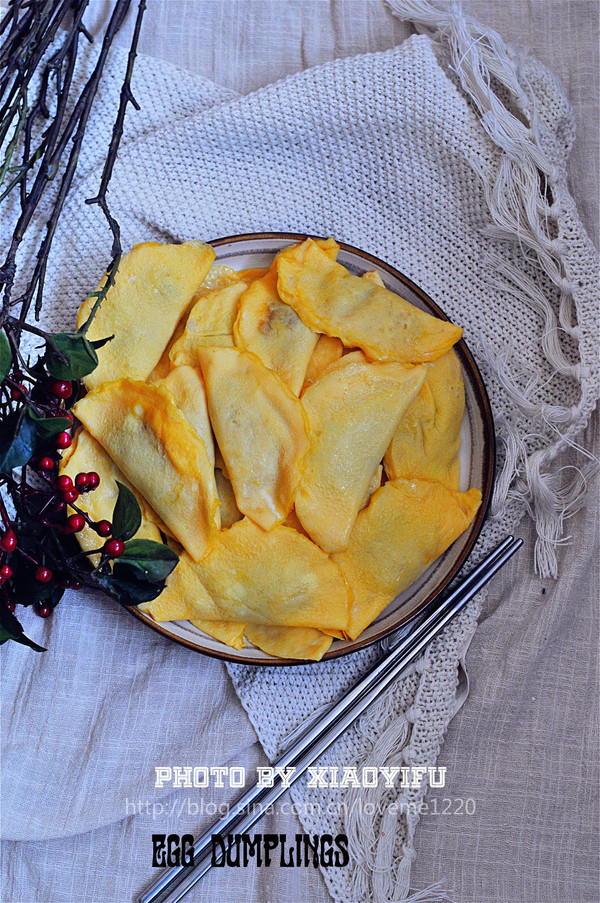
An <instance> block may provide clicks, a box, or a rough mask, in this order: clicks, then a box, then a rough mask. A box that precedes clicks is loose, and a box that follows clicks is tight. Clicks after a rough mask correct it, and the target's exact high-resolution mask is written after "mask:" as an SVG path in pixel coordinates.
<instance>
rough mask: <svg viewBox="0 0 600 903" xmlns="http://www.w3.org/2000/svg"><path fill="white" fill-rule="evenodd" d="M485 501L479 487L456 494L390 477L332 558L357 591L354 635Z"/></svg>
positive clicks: (350, 633)
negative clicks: (345, 543)
mask: <svg viewBox="0 0 600 903" xmlns="http://www.w3.org/2000/svg"><path fill="white" fill-rule="evenodd" d="M480 504H481V493H480V491H479V490H478V489H469V491H468V492H453V491H452V490H450V489H447V488H446V487H445V486H443V485H442V484H441V483H435V482H428V481H425V480H394V481H390V482H388V483H385V485H383V486H382V487H381V489H378V490H377V491H376V492H375V493H374V494H373V496H372V497H371V502H370V504H369V506H368V507H367V508H365V510H364V511H361V512H360V514H359V515H358V518H357V520H356V524H355V526H354V529H353V530H352V533H351V536H350V542H349V545H348V548H347V549H346V550H345V551H344V552H339V553H337V554H335V555H333V556H332V558H333V560H334V561H336V562H337V563H338V564H339V566H340V568H341V569H342V573H343V574H344V577H345V578H346V580H347V582H348V584H349V585H350V586H351V587H352V590H353V592H354V602H353V603H352V608H351V615H350V624H349V627H348V631H347V633H348V636H349V637H350V638H351V639H355V638H356V637H357V636H358V635H359V634H360V633H361V632H362V631H363V630H364V629H365V627H367V626H368V625H369V624H370V623H371V622H372V621H373V620H374V619H375V618H376V617H377V615H378V614H380V612H382V611H383V609H384V608H385V607H386V606H387V605H389V603H390V602H392V600H393V599H394V598H395V597H396V596H397V595H398V594H399V593H401V592H403V590H405V589H406V588H407V587H409V586H410V585H411V583H414V581H415V580H416V579H417V578H418V577H420V576H421V574H422V573H423V572H424V571H425V570H426V569H427V568H428V567H429V565H430V564H431V563H432V561H434V560H435V559H436V558H437V557H438V556H439V555H441V554H442V553H443V552H445V551H446V549H447V548H448V547H449V546H451V545H452V543H453V542H454V541H455V540H456V539H457V538H458V537H459V536H460V535H461V533H463V532H464V531H465V530H466V529H467V527H468V526H469V525H470V524H471V522H472V521H473V518H474V517H475V514H476V512H477V509H478V508H479V505H480Z"/></svg>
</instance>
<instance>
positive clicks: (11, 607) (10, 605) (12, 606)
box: [4, 601, 17, 611]
mask: <svg viewBox="0 0 600 903" xmlns="http://www.w3.org/2000/svg"><path fill="white" fill-rule="evenodd" d="M4 605H5V606H6V608H8V610H9V611H14V610H15V608H16V607H17V606H16V605H15V603H14V602H8V601H6V602H5V603H4Z"/></svg>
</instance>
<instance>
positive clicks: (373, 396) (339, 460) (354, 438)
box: [295, 352, 425, 552]
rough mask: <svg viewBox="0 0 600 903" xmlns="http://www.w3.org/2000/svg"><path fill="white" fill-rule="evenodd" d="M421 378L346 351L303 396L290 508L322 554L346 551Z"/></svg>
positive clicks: (411, 370)
mask: <svg viewBox="0 0 600 903" xmlns="http://www.w3.org/2000/svg"><path fill="white" fill-rule="evenodd" d="M424 379H425V371H424V368H423V367H411V366H406V365H404V364H399V363H395V362H392V363H379V362H377V363H371V362H369V361H366V360H365V359H364V356H363V355H362V353H361V352H353V353H352V354H347V355H345V356H344V357H343V358H341V359H340V360H339V361H336V362H335V363H334V364H332V365H331V366H330V367H329V369H328V370H326V371H325V373H324V374H323V375H322V376H321V378H320V379H318V380H317V382H316V383H314V384H313V385H312V386H310V387H309V388H308V389H307V390H306V391H305V392H304V394H303V396H302V404H303V406H304V410H305V411H306V415H307V417H308V424H309V437H310V448H309V451H308V453H307V455H306V458H305V459H304V472H303V475H302V480H301V483H300V488H299V489H298V493H297V495H296V500H295V507H296V514H297V515H298V517H299V519H300V522H301V523H302V525H303V527H304V529H305V530H306V531H307V533H308V534H309V536H310V537H311V538H312V539H313V540H314V541H315V542H316V543H317V544H318V545H319V546H320V547H321V548H322V549H324V550H325V551H326V552H336V551H340V550H341V549H343V548H345V547H346V544H347V543H348V538H349V536H350V531H351V529H352V526H353V524H354V521H355V520H356V515H357V514H358V511H359V508H360V506H361V504H362V502H363V499H364V497H365V493H366V492H367V488H368V486H369V482H370V481H371V479H372V478H373V474H374V473H375V471H376V469H377V466H378V464H379V462H380V461H381V459H382V457H383V454H384V452H385V449H386V448H387V447H388V445H389V443H390V440H391V437H392V436H393V435H394V432H395V430H396V427H397V425H398V422H399V420H400V418H401V417H402V414H403V413H404V411H405V410H406V408H407V407H408V405H409V404H410V403H411V401H412V400H413V399H414V398H415V396H416V394H417V392H418V391H419V389H420V388H421V386H422V384H423V380H424Z"/></svg>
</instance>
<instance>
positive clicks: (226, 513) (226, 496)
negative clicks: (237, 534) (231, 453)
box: [215, 467, 244, 530]
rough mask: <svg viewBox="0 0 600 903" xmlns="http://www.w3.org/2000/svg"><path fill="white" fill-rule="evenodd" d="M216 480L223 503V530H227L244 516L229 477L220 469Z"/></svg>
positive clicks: (216, 470)
mask: <svg viewBox="0 0 600 903" xmlns="http://www.w3.org/2000/svg"><path fill="white" fill-rule="evenodd" d="M215 480H216V483H217V492H218V494H219V500H220V502H221V508H220V511H221V529H222V530H227V529H228V528H229V527H230V526H231V525H232V524H235V522H236V520H241V519H242V517H243V516H244V515H243V514H242V512H241V511H240V510H239V508H238V506H237V503H236V500H235V493H234V491H233V486H232V485H231V483H230V482H229V480H228V478H227V475H226V474H225V473H223V471H222V470H221V469H220V468H218V467H217V468H216V469H215Z"/></svg>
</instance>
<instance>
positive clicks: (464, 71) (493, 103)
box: [387, 0, 597, 577]
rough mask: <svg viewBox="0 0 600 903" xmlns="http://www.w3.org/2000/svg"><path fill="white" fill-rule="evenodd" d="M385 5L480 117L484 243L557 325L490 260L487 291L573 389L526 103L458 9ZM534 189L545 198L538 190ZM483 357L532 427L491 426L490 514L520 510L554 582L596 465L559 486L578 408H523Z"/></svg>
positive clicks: (555, 242)
mask: <svg viewBox="0 0 600 903" xmlns="http://www.w3.org/2000/svg"><path fill="white" fill-rule="evenodd" d="M387 2H388V5H389V7H390V9H391V10H392V12H393V13H394V14H395V15H397V16H399V17H400V18H402V19H409V20H411V21H412V22H413V23H414V24H415V25H416V26H417V28H418V29H419V30H420V31H427V32H430V33H434V36H435V39H436V40H438V41H439V42H440V44H442V45H443V47H444V48H445V50H447V52H448V54H449V56H450V60H451V69H452V71H453V72H454V73H455V74H456V76H457V77H458V79H459V81H460V85H461V88H462V90H463V91H464V92H465V94H466V95H467V96H468V97H469V98H470V99H471V101H472V102H473V103H474V105H475V107H476V109H477V110H478V111H479V114H480V121H481V124H482V127H483V128H484V129H485V131H486V132H487V134H488V135H489V137H490V138H491V140H492V141H493V142H494V144H495V145H496V146H497V147H498V148H499V149H500V150H501V151H502V152H503V153H502V157H501V160H500V165H499V167H498V170H497V172H496V173H494V174H493V175H491V176H490V174H489V173H487V174H486V173H484V172H483V170H482V168H481V167H478V166H477V164H476V163H472V165H473V166H474V168H475V170H476V171H477V174H478V175H479V177H480V178H481V181H482V185H483V188H484V192H485V196H486V201H487V205H488V208H489V212H490V214H491V217H492V220H493V222H494V226H491V227H489V228H488V229H487V230H486V234H487V235H488V236H489V237H490V238H493V239H503V240H507V239H508V240H512V241H517V242H518V243H519V245H520V247H521V249H522V250H523V252H524V254H525V255H526V256H527V258H528V260H529V261H530V262H532V261H533V262H534V263H535V265H536V266H538V267H539V269H540V270H541V271H543V272H544V273H545V274H546V275H547V276H548V277H549V279H550V280H551V281H552V283H553V284H554V285H555V286H556V287H557V288H558V289H559V291H560V302H559V305H558V317H557V315H556V313H555V311H554V309H553V307H552V305H551V303H550V302H549V300H548V299H547V298H546V297H545V296H544V294H543V293H542V292H541V291H540V289H539V287H538V286H537V285H536V284H535V283H534V282H533V281H531V280H530V279H527V278H525V277H524V274H523V272H522V271H521V270H518V269H516V268H514V267H511V265H510V264H509V263H508V262H507V261H506V260H505V259H504V258H503V257H501V256H500V255H499V254H494V252H490V258H489V260H488V263H492V264H493V266H494V268H495V273H496V277H495V279H494V284H493V287H494V288H495V289H496V290H497V291H499V292H501V293H503V294H505V295H506V296H507V297H512V298H514V299H515V300H516V301H517V302H518V303H519V304H524V305H526V306H527V307H529V308H531V309H533V310H534V311H535V312H536V313H537V314H538V315H539V316H541V317H542V319H543V321H544V330H543V334H542V335H541V337H540V342H541V347H542V350H543V353H544V355H545V357H546V359H547V360H548V362H549V364H550V365H551V367H552V368H553V371H554V373H560V374H563V375H566V376H570V377H572V378H574V379H575V380H577V381H578V382H581V377H580V373H579V366H578V364H577V363H572V362H570V361H569V360H568V359H567V358H566V356H565V354H564V352H563V349H562V347H561V333H562V334H568V335H570V336H571V337H573V339H575V341H577V339H578V338H579V336H580V331H579V329H578V327H577V325H573V324H575V323H576V316H575V305H574V300H573V291H574V286H573V285H572V283H571V282H570V280H569V279H568V278H567V275H566V270H565V265H564V248H563V244H562V242H561V241H560V240H559V239H558V238H556V237H554V235H555V234H556V218H557V214H558V212H559V208H560V205H559V203H558V202H557V200H556V199H557V198H558V197H559V196H560V192H559V186H558V180H559V172H558V170H557V169H556V167H555V166H554V165H553V164H552V163H551V162H550V161H549V160H548V158H547V156H546V155H545V153H544V152H543V151H542V149H541V147H540V143H539V136H538V122H537V114H536V108H535V100H534V98H533V96H532V95H530V94H529V93H528V92H527V91H526V90H525V88H524V87H523V85H522V84H521V83H520V82H519V79H518V76H517V71H516V65H515V63H514V61H513V60H512V59H511V58H510V56H509V54H508V52H507V49H506V47H505V45H504V42H503V41H502V38H501V37H500V36H499V35H498V34H497V33H496V32H494V31H492V30H491V29H488V28H485V27H484V26H482V25H481V24H480V23H479V22H477V21H476V20H475V19H473V18H472V17H470V16H467V15H465V14H464V13H463V11H462V8H461V4H460V3H447V2H446V3H443V4H440V5H439V6H438V5H435V4H434V3H431V2H428V0H387ZM493 82H495V83H496V84H497V85H500V86H502V89H503V92H502V93H506V94H507V95H508V97H509V99H510V101H509V102H510V104H511V107H512V111H511V110H510V109H508V107H507V105H506V103H505V102H504V101H503V100H502V99H501V98H500V97H499V96H498V94H497V93H496V92H495V90H494V87H493ZM540 185H542V186H543V188H545V189H546V190H545V191H542V190H540ZM485 353H486V355H487V356H488V358H489V361H488V362H489V363H490V365H491V366H492V368H493V370H494V372H495V373H496V375H497V376H498V379H499V380H500V382H501V384H502V386H503V388H504V389H505V391H506V393H507V395H508V396H509V397H510V399H511V402H512V403H513V405H514V407H515V409H516V410H517V411H518V412H520V413H521V414H522V415H525V416H526V417H527V418H528V419H529V420H530V421H531V433H530V434H529V435H528V436H526V437H523V436H522V435H521V432H522V428H521V429H519V428H518V426H517V424H516V423H513V422H512V420H511V419H509V418H504V419H503V420H502V422H501V424H500V425H501V427H502V434H501V438H502V439H503V441H504V444H505V449H504V451H505V460H504V464H503V467H502V470H501V472H500V473H499V475H498V477H497V484H496V490H495V499H494V511H495V512H499V511H502V510H503V509H504V507H505V506H506V504H507V502H508V501H509V500H510V499H511V498H512V499H514V498H516V497H518V498H519V499H520V501H521V502H524V503H525V505H526V507H527V510H528V512H529V513H530V514H531V516H532V517H533V519H534V521H535V524H536V530H537V541H536V548H535V567H536V570H537V571H538V573H540V574H541V575H542V576H552V577H556V574H557V560H556V548H557V546H558V545H560V544H561V543H564V542H565V541H567V540H566V539H565V538H563V526H564V521H565V519H566V518H567V517H569V516H571V515H572V514H573V513H574V512H575V510H577V509H578V508H579V507H581V504H582V499H583V494H584V492H585V485H586V478H587V476H588V475H589V473H590V472H591V470H593V469H594V467H595V465H596V463H597V462H596V461H595V460H594V459H593V458H592V456H590V455H589V453H586V452H584V454H586V455H587V457H588V459H589V462H590V463H589V464H588V465H586V467H584V468H583V469H581V470H580V469H578V468H575V474H574V476H573V478H572V479H571V481H570V482H569V483H568V485H566V486H565V485H563V482H562V471H563V470H564V469H563V468H561V469H560V470H558V471H554V472H553V471H552V460H553V459H554V458H555V457H556V454H557V452H558V451H559V449H562V448H564V447H565V446H566V445H570V446H571V447H574V448H577V450H578V451H580V450H581V449H580V447H579V446H578V445H577V444H576V443H575V442H574V441H573V437H572V433H573V431H574V430H569V427H570V426H573V427H574V428H575V429H576V428H577V426H578V423H579V421H580V413H581V412H580V409H579V407H578V406H575V407H565V406H561V405H549V404H544V403H542V402H535V401H532V399H533V398H535V392H534V390H535V389H536V388H539V387H538V386H537V385H536V384H535V382H534V381H533V380H532V381H531V382H530V384H529V385H528V386H527V387H526V389H525V390H523V389H521V388H519V386H518V385H517V382H516V380H515V378H514V374H511V373H509V372H508V368H507V367H506V366H505V365H504V362H503V361H502V359H501V358H500V357H499V356H498V354H497V352H495V351H493V350H491V349H487V350H486V352H485ZM552 434H554V440H553V441H552ZM534 436H537V438H538V439H539V438H542V439H543V442H544V445H543V446H542V447H541V448H539V447H538V450H537V451H533V452H532V451H531V448H529V447H528V444H529V443H528V440H531V439H532V438H533V437H534ZM539 445H540V443H539V442H538V446H539Z"/></svg>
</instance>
